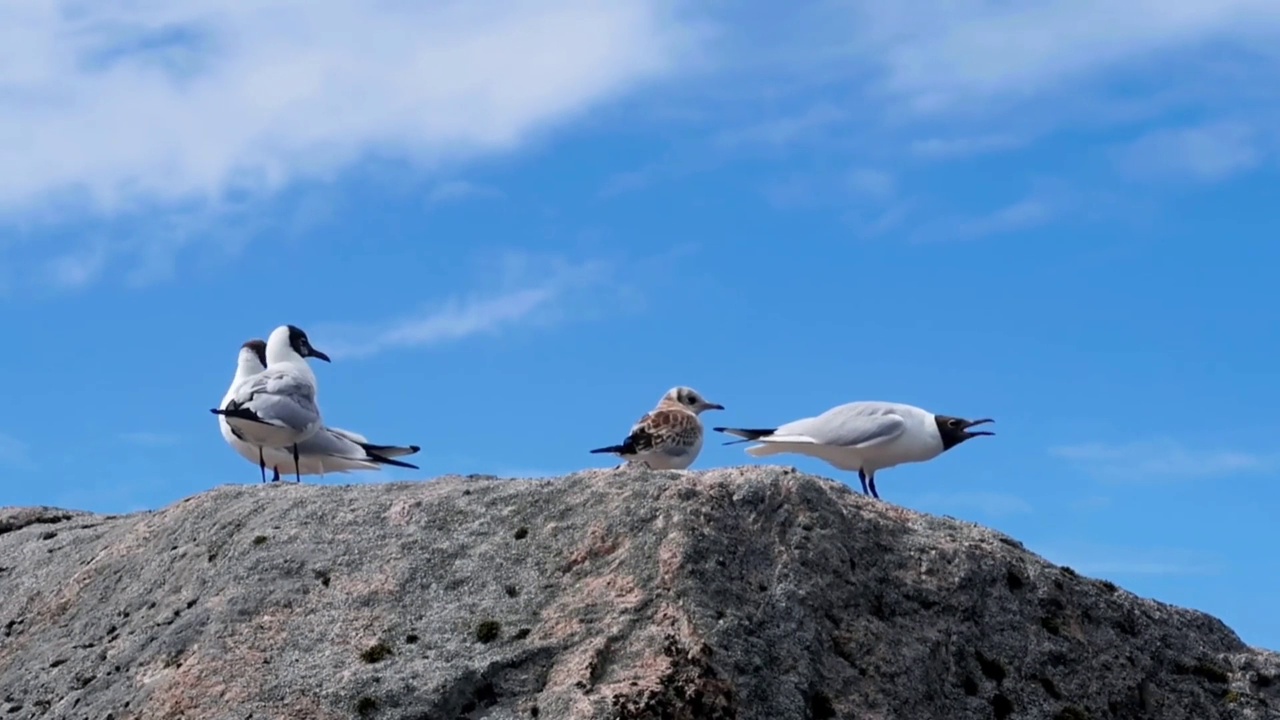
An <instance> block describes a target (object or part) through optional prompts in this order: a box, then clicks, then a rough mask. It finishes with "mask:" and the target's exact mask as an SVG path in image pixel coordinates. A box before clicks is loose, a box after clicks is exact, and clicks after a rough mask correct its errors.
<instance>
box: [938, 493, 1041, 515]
mask: <svg viewBox="0 0 1280 720" xmlns="http://www.w3.org/2000/svg"><path fill="white" fill-rule="evenodd" d="M917 504H918V505H919V506H920V507H922V508H933V509H935V511H937V512H941V513H947V512H955V511H957V510H959V511H970V510H973V511H977V512H979V513H982V514H983V515H987V516H990V517H1004V516H1008V515H1018V514H1022V513H1029V512H1031V504H1030V503H1028V502H1027V501H1026V500H1023V499H1022V498H1020V497H1017V496H1016V495H1009V494H1007V493H997V492H954V493H928V494H926V495H924V496H922V497H921V498H920V499H919V501H918V502H917Z"/></svg>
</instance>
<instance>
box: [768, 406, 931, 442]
mask: <svg viewBox="0 0 1280 720" xmlns="http://www.w3.org/2000/svg"><path fill="white" fill-rule="evenodd" d="M906 428H907V423H906V421H905V420H903V419H902V416H901V415H898V414H897V413H895V412H893V410H892V409H887V408H880V407H876V406H875V405H867V404H862V403H850V404H848V405H841V406H839V407H836V408H832V409H831V410H828V411H827V412H825V413H823V414H821V415H819V416H818V417H812V418H805V419H804V420H797V421H795V422H791V423H787V424H786V425H783V426H781V427H779V428H778V429H777V430H776V431H774V433H773V435H772V437H773V438H779V439H781V438H782V437H783V436H796V435H799V436H804V437H809V438H812V439H813V441H814V442H815V443H818V444H819V445H833V446H836V447H868V446H872V445H879V444H880V443H884V442H888V441H890V440H893V439H894V438H896V437H898V436H899V435H901V434H902V433H903V431H904V430H906Z"/></svg>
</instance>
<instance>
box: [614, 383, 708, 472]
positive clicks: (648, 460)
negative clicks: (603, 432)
mask: <svg viewBox="0 0 1280 720" xmlns="http://www.w3.org/2000/svg"><path fill="white" fill-rule="evenodd" d="M723 409H724V406H723V405H718V404H716V403H711V402H707V401H706V400H704V399H703V397H702V396H701V395H699V394H698V392H697V391H696V390H694V389H693V388H689V387H683V386H680V387H673V388H671V389H670V390H668V391H667V393H666V394H665V395H663V396H662V399H661V400H659V401H658V404H657V406H656V407H654V408H653V409H652V410H650V411H649V412H647V413H645V414H644V416H643V417H641V418H640V419H639V420H638V421H637V422H636V424H635V425H633V426H632V427H631V433H630V434H628V435H627V439H626V440H623V441H622V443H621V444H620V445H610V446H609V447H602V448H596V449H595V450H592V451H591V452H593V453H612V454H614V455H617V456H618V457H620V458H622V459H623V460H625V461H627V462H632V463H637V464H643V465H646V466H648V467H649V468H650V469H653V470H684V469H685V468H688V467H689V466H690V465H692V464H693V461H694V460H696V459H698V453H699V452H701V450H702V421H700V420H699V419H698V414H699V413H701V412H702V411H703V410H723Z"/></svg>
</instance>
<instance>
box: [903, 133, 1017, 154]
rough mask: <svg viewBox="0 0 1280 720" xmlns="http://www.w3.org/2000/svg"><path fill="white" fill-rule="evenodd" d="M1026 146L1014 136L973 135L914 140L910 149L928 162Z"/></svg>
mask: <svg viewBox="0 0 1280 720" xmlns="http://www.w3.org/2000/svg"><path fill="white" fill-rule="evenodd" d="M1026 144H1027V140H1025V139H1023V138H1019V137H1015V136H1012V135H973V136H960V137H949V138H942V137H930V138H924V139H921V140H914V141H912V142H911V143H910V145H909V148H908V149H909V151H910V152H911V154H912V155H915V156H916V157H919V158H924V159H926V160H955V159H960V158H968V157H974V156H976V155H986V154H989V153H996V152H1002V151H1005V150H1013V149H1015V148H1019V147H1022V146H1023V145H1026Z"/></svg>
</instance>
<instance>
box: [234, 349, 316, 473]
mask: <svg viewBox="0 0 1280 720" xmlns="http://www.w3.org/2000/svg"><path fill="white" fill-rule="evenodd" d="M308 357H314V358H318V359H320V360H324V361H325V362H329V356H328V355H325V354H324V353H322V352H320V351H319V350H316V349H315V348H313V347H311V341H310V340H309V339H308V338H307V334H306V333H305V332H303V331H302V329H301V328H298V327H297V326H294V325H281V326H280V327H278V328H276V329H275V330H273V331H272V332H271V335H270V336H269V337H268V338H267V348H266V354H265V358H266V361H267V363H266V364H267V367H266V369H265V370H263V371H262V372H260V373H258V374H257V375H252V376H250V377H248V378H246V379H245V380H244V381H243V382H241V383H240V384H239V385H237V386H236V387H235V390H234V392H229V393H228V394H229V395H230V396H231V397H230V399H228V400H227V401H226V402H225V403H223V405H222V407H217V408H213V409H211V410H210V412H212V413H214V414H215V415H221V416H222V417H224V418H226V420H227V424H228V425H229V426H230V427H231V430H232V432H233V433H234V434H235V435H236V436H237V437H239V438H240V439H242V440H243V441H245V442H247V443H249V444H250V445H253V446H256V447H257V448H258V467H259V468H260V469H261V470H262V480H263V482H266V480H267V461H266V457H265V449H266V448H287V447H291V448H292V449H293V464H294V471H295V475H297V478H298V482H302V476H301V474H300V473H298V472H297V471H298V469H299V468H298V465H299V462H298V443H300V442H302V441H304V440H306V439H308V438H310V437H311V436H312V435H315V434H316V432H317V431H319V430H320V428H321V427H323V426H324V423H323V421H322V420H321V417H320V408H319V406H318V405H317V404H316V376H315V373H313V372H312V371H311V368H310V367H309V366H308V365H307V361H306V358H308Z"/></svg>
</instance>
